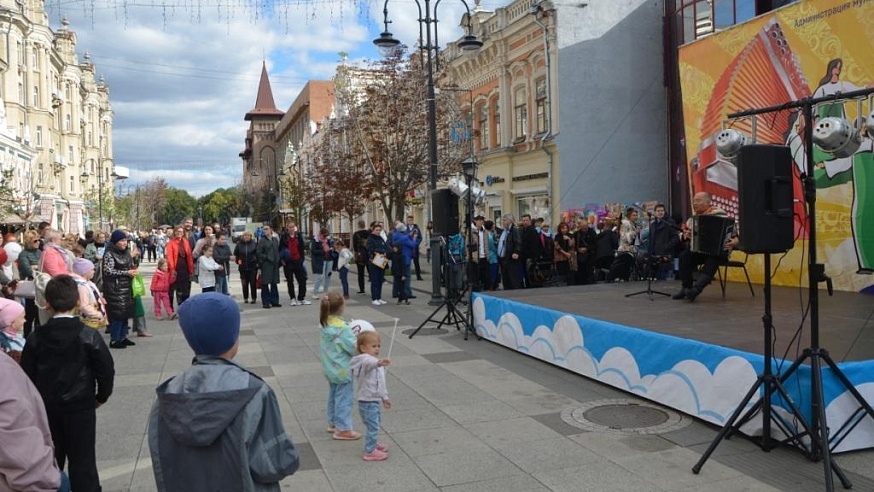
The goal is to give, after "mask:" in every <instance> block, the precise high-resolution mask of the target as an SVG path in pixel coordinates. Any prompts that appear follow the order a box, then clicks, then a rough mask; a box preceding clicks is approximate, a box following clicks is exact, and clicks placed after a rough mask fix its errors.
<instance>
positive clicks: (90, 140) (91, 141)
mask: <svg viewBox="0 0 874 492" xmlns="http://www.w3.org/2000/svg"><path fill="white" fill-rule="evenodd" d="M88 146H89V147H93V146H94V136H93V135H92V134H91V130H88Z"/></svg>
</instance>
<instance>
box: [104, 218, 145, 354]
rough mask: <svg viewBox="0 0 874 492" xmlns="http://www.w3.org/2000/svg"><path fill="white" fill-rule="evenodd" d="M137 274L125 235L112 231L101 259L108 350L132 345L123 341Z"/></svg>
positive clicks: (125, 336)
mask: <svg viewBox="0 0 874 492" xmlns="http://www.w3.org/2000/svg"><path fill="white" fill-rule="evenodd" d="M136 274H137V269H136V267H134V261H133V258H131V255H130V253H129V252H128V251H127V234H125V233H124V232H123V231H115V232H113V233H112V236H111V237H110V240H109V244H108V245H107V246H106V252H105V253H104V255H103V297H104V299H106V315H107V317H108V318H109V320H110V323H109V329H110V342H109V347H110V348H116V349H123V348H126V347H127V346H128V345H136V344H135V343H134V342H132V341H131V340H130V339H128V337H127V332H128V329H129V327H128V321H127V320H128V319H130V318H133V317H134V297H133V293H132V292H131V280H132V279H133V277H134V276H135V275H136Z"/></svg>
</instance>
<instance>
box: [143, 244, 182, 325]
mask: <svg viewBox="0 0 874 492" xmlns="http://www.w3.org/2000/svg"><path fill="white" fill-rule="evenodd" d="M149 290H151V291H152V297H153V298H154V304H155V317H156V318H158V319H159V320H162V319H164V317H163V316H161V306H164V311H166V312H167V316H168V317H169V318H170V319H176V313H174V312H173V307H172V306H171V305H170V272H169V265H168V263H167V259H166V258H161V259H160V260H158V269H157V270H155V275H154V276H153V277H152V285H150V286H149Z"/></svg>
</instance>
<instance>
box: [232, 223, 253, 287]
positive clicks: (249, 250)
mask: <svg viewBox="0 0 874 492" xmlns="http://www.w3.org/2000/svg"><path fill="white" fill-rule="evenodd" d="M257 247H258V245H257V243H255V241H253V240H252V233H251V232H249V231H246V232H244V233H243V235H242V237H241V238H240V242H238V243H237V246H236V247H234V257H235V258H236V259H237V266H239V268H240V281H241V282H242V283H243V302H244V303H246V302H249V295H250V294H251V297H252V301H251V302H252V304H255V302H256V301H257V300H258V289H257V288H256V285H255V284H256V280H257V278H258V251H257Z"/></svg>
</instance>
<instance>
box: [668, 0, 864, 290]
mask: <svg viewBox="0 0 874 492" xmlns="http://www.w3.org/2000/svg"><path fill="white" fill-rule="evenodd" d="M872 40H874V2H871V1H846V0H807V1H804V2H800V3H796V4H793V5H791V6H788V7H785V8H782V9H779V10H777V11H775V12H771V13H769V14H767V15H764V16H761V17H759V18H756V19H753V20H751V21H749V22H746V23H744V24H740V25H738V26H734V27H733V28H731V29H728V30H726V31H723V32H720V33H717V34H714V35H712V36H709V37H707V38H704V39H701V40H699V41H696V42H694V43H691V44H689V45H686V46H683V47H682V48H680V56H679V59H680V78H681V87H682V92H683V116H684V121H685V137H686V148H687V155H688V158H689V161H688V162H687V166H688V171H689V176H690V177H691V181H692V182H691V189H692V190H693V192H698V191H707V192H709V193H711V195H712V196H713V197H714V201H715V202H716V204H717V205H718V206H720V207H721V208H723V209H725V210H727V211H729V213H731V214H736V213H737V168H736V167H735V165H734V164H733V163H732V162H730V161H729V160H727V159H725V158H724V157H723V156H721V155H720V154H719V153H718V152H717V151H716V135H717V134H718V133H719V132H720V131H721V130H722V129H723V128H728V127H731V128H734V129H736V130H738V131H740V132H742V133H744V134H746V135H748V136H754V140H755V142H756V143H768V144H783V145H788V146H789V148H790V150H791V152H792V156H793V160H794V164H795V166H794V175H795V183H794V190H795V210H794V212H795V237H796V242H795V247H794V248H793V249H792V250H791V251H790V252H789V254H788V256H787V258H785V259H784V260H783V261H782V262H781V267H780V270H779V271H778V272H777V273H776V275H775V276H774V278H773V282H774V284H775V285H787V286H797V285H799V281H801V283H802V285H806V282H807V281H806V278H807V276H806V271H807V268H806V259H807V256H806V254H805V252H806V250H807V247H808V245H807V238H808V232H809V227H808V216H807V211H806V206H805V203H804V197H803V195H802V186H801V177H802V174H804V173H806V169H807V160H806V156H805V153H804V148H803V147H804V142H803V134H804V128H805V125H806V124H807V123H808V122H805V121H804V118H802V117H800V114H799V113H798V112H797V110H786V111H781V112H774V113H770V114H766V115H761V116H758V117H757V118H746V119H737V120H733V121H728V120H726V116H727V115H728V114H729V113H734V112H738V111H743V110H747V109H756V108H762V107H767V106H777V105H780V104H783V103H786V102H790V101H796V100H799V99H803V98H806V97H810V96H813V97H822V96H828V95H831V94H836V93H839V92H849V91H852V90H857V89H861V88H865V87H872V86H874V49H872V48H874V42H872ZM872 113H874V99H872V98H869V99H868V100H867V101H846V102H837V103H823V104H820V105H819V106H818V107H817V108H815V110H814V115H815V117H816V118H817V119H818V118H823V117H827V116H837V117H841V118H846V119H847V120H848V121H849V122H851V123H853V124H854V125H855V127H856V128H857V129H859V130H860V133H861V136H862V144H861V146H859V148H858V150H856V151H855V152H853V153H852V154H851V155H847V156H841V157H836V156H835V155H833V154H830V153H827V152H824V151H822V150H821V149H819V148H818V147H816V148H815V152H814V167H815V171H814V177H815V180H816V187H817V211H816V212H817V216H816V218H815V219H816V226H817V251H818V253H819V256H818V259H819V260H820V261H822V262H823V263H825V266H826V273H827V274H828V275H829V276H830V277H832V279H833V280H834V285H835V288H837V289H841V290H850V291H857V292H861V291H866V292H872V291H874V275H872V273H874V183H872V181H874V139H872V135H874V130H869V129H868V128H867V124H868V123H869V122H872V123H874V115H872ZM866 119H867V121H866ZM813 123H814V124H815V123H816V122H813ZM741 233H742V232H741ZM748 268H750V269H751V270H752V271H753V276H754V277H755V278H756V279H757V280H758V281H759V282H761V281H762V278H763V258H762V257H761V255H756V256H751V257H750V259H749V261H748ZM799 279H800V280H799Z"/></svg>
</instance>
